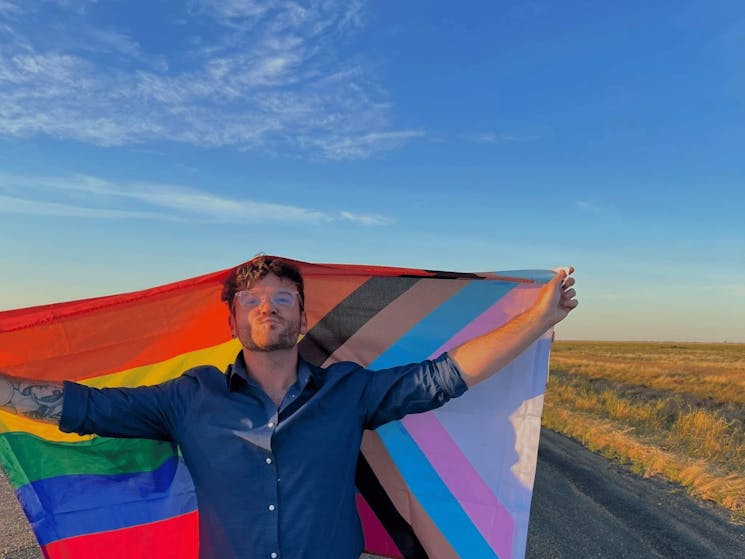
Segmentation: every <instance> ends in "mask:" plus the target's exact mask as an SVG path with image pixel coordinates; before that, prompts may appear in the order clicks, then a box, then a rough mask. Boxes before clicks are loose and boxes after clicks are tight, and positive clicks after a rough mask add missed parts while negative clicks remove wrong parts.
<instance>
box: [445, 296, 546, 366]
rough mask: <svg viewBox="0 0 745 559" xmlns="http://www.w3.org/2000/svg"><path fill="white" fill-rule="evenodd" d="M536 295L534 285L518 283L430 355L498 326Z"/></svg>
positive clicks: (530, 301) (522, 308)
mask: <svg viewBox="0 0 745 559" xmlns="http://www.w3.org/2000/svg"><path fill="white" fill-rule="evenodd" d="M538 287H540V286H538ZM536 296H537V290H536V286H535V285H518V286H517V287H515V288H514V289H512V290H511V291H510V292H509V293H506V294H505V295H504V296H503V297H502V298H500V299H499V301H497V302H496V303H494V304H493V305H492V306H491V307H489V308H488V309H487V310H486V311H484V312H483V313H482V314H481V315H479V316H478V317H476V318H475V319H474V320H473V321H471V322H470V323H469V324H468V325H467V326H466V327H465V328H463V330H461V331H460V332H458V333H457V334H455V336H453V337H452V338H450V339H449V340H448V341H446V342H445V343H444V344H442V345H441V346H440V347H439V348H437V350H436V351H434V352H432V355H433V356H437V355H440V354H441V353H443V352H445V351H448V350H450V349H453V348H454V347H456V346H458V345H460V344H462V343H463V342H467V341H468V340H471V339H473V338H476V337H478V336H480V335H481V334H485V333H486V332H489V331H491V330H494V329H495V328H499V327H500V326H502V325H503V324H504V323H505V322H507V321H508V320H509V319H511V318H513V317H514V316H515V315H518V314H520V313H521V312H522V311H524V310H525V309H527V308H528V307H529V306H530V304H531V303H532V302H533V301H534V300H535V298H536Z"/></svg>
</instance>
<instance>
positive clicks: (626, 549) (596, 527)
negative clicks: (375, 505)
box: [0, 430, 745, 559]
mask: <svg viewBox="0 0 745 559" xmlns="http://www.w3.org/2000/svg"><path fill="white" fill-rule="evenodd" d="M0 477H1V476H0ZM20 514H21V513H20V508H19V507H18V504H17V503H16V502H15V499H13V498H12V493H11V492H10V488H9V487H8V485H7V482H6V480H5V479H0V559H37V558H41V554H40V553H39V551H38V548H37V547H36V546H35V544H34V540H33V536H31V533H30V531H29V529H28V526H27V525H26V522H25V520H24V519H23V518H22V517H21V516H20ZM367 557H369V558H370V559H372V556H367ZM527 557H528V559H591V558H603V559H622V558H623V559H625V558H629V559H646V558H649V559H653V558H665V559H678V558H680V559H696V558H701V559H743V558H745V526H739V525H735V524H732V523H731V522H729V520H728V517H727V515H726V514H725V513H723V512H722V511H721V510H717V509H715V508H714V507H711V506H707V505H702V504H701V503H698V502H697V501H694V500H693V499H691V498H689V497H688V496H687V495H685V494H684V493H683V492H682V491H680V489H679V488H677V487H676V486H674V485H672V484H668V483H665V482H663V481H660V480H656V479H646V480H645V479H640V478H638V477H636V476H634V475H633V474H631V473H630V472H629V471H628V469H627V468H625V467H622V466H618V465H615V464H612V463H611V462H608V461H607V460H605V459H604V458H602V457H601V456H598V455H596V454H593V453H591V452H589V451H587V450H586V449H584V448H583V447H582V446H581V445H580V444H579V443H576V442H574V441H572V440H570V439H567V438H565V437H562V436H561V435H558V434H556V433H553V432H551V431H547V430H544V431H543V432H542V434H541V444H540V448H539V451H538V470H537V474H536V481H535V488H534V491H533V505H532V514H531V521H530V529H529V532H528V551H527ZM468 559H478V558H468Z"/></svg>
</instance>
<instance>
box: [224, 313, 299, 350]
mask: <svg viewBox="0 0 745 559" xmlns="http://www.w3.org/2000/svg"><path fill="white" fill-rule="evenodd" d="M299 336H300V320H299V319H297V320H291V321H284V320H280V321H279V324H276V325H275V326H274V328H272V329H271V334H270V335H269V336H263V338H266V339H259V340H257V339H256V336H255V335H254V332H253V329H252V328H251V326H246V327H245V328H244V329H243V331H242V332H239V338H240V340H241V343H242V344H243V347H245V348H246V349H247V350H249V351H263V352H270V351H280V350H283V349H291V348H293V347H295V346H296V345H297V340H298V337H299Z"/></svg>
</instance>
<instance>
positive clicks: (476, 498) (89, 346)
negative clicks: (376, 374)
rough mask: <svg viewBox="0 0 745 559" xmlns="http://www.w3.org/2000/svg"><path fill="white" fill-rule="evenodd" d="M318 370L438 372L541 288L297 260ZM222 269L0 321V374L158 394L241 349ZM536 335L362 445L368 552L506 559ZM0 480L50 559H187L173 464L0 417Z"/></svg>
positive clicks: (164, 450) (537, 391) (190, 501)
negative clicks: (470, 384) (508, 359)
mask: <svg viewBox="0 0 745 559" xmlns="http://www.w3.org/2000/svg"><path fill="white" fill-rule="evenodd" d="M294 264H296V265H297V266H298V267H299V269H300V271H301V272H302V274H303V276H304V278H305V290H306V305H305V307H306V312H307V316H308V327H309V330H308V333H307V334H306V335H305V337H303V339H302V340H300V342H299V349H300V353H301V354H302V356H303V357H304V358H305V359H306V360H307V361H309V362H311V363H313V364H316V365H328V364H330V363H332V362H335V361H341V360H351V361H355V362H357V363H360V364H361V365H363V366H364V367H368V368H371V369H377V368H384V367H388V366H392V365H396V364H402V363H407V362H412V361H421V360H423V359H426V358H430V357H435V356H437V355H439V354H440V353H442V352H443V351H447V350H448V349H449V348H452V347H454V346H456V345H458V344H460V343H462V342H464V341H466V340H468V339H470V338H473V337H475V336H478V335H480V334H482V333H484V332H487V331H489V330H491V329H493V328H495V327H497V326H499V325H501V324H503V323H505V322H506V321H508V320H509V319H510V318H511V317H512V316H515V315H516V314H519V313H520V312H522V311H523V310H524V309H526V308H527V307H528V306H529V305H530V304H531V303H532V302H533V301H534V300H535V297H536V293H537V289H538V288H539V287H540V286H541V285H542V284H543V283H545V282H546V281H548V280H549V279H550V278H551V277H552V275H553V273H552V272H548V271H520V272H500V273H480V274H465V273H452V272H437V271H427V270H415V269H404V268H387V267H372V266H353V265H335V264H309V263H304V262H294ZM228 273H229V270H222V271H219V272H215V273H212V274H207V275H204V276H200V277H197V278H192V279H188V280H184V281H180V282H176V283H173V284H169V285H164V286H160V287H156V288H153V289H147V290H144V291H139V292H135V293H127V294H123V295H114V296H108V297H99V298H94V299H86V300H82V301H73V302H69V303H60V304H53V305H46V306H40V307H33V308H28V309H19V310H12V311H6V312H2V313H0V370H2V371H5V372H7V373H9V374H11V375H14V376H17V377H23V378H28V379H35V380H40V381H42V382H44V381H61V380H75V381H78V382H82V383H84V384H89V385H91V386H96V387H103V386H138V385H143V384H157V383H159V382H163V381H165V380H168V379H171V378H174V377H176V376H178V375H180V374H181V373H182V372H183V371H185V370H187V369H189V368H191V367H193V366H196V365H203V364H212V365H215V366H217V367H220V368H222V369H224V368H225V367H226V366H227V365H228V364H229V363H232V361H233V359H234V358H235V355H236V353H237V352H238V351H239V350H240V345H239V343H238V342H237V341H236V340H233V339H231V337H230V331H229V329H228V325H227V318H226V317H227V310H226V308H225V305H224V304H223V303H222V302H221V301H220V291H221V287H222V282H223V280H224V279H225V277H226V276H227V274H228ZM550 344H551V332H547V333H546V334H545V335H544V336H543V337H542V338H540V339H539V340H538V341H536V342H535V343H534V344H533V345H531V346H530V347H529V348H528V349H527V350H526V351H525V352H523V353H522V354H521V355H520V356H519V357H518V358H517V359H515V360H514V361H513V362H512V363H511V364H510V365H508V366H507V367H505V368H504V369H503V370H502V371H500V372H499V374H497V375H495V376H494V377H492V378H491V379H489V380H487V381H485V382H484V383H482V384H480V385H478V386H477V387H475V388H474V389H472V390H469V391H468V392H466V394H464V395H463V396H462V397H460V398H457V399H456V400H453V401H451V402H449V403H448V404H447V405H446V406H444V407H442V408H439V409H437V410H435V411H432V412H428V413H424V414H418V415H410V416H407V417H406V418H404V419H403V420H401V421H397V422H393V423H390V424H387V425H384V426H383V427H381V428H379V429H377V430H376V431H374V432H372V431H370V432H366V433H365V436H364V438H363V444H362V449H361V452H360V458H359V462H358V468H357V478H356V482H357V488H358V494H357V505H358V510H359V513H360V517H361V518H362V522H363V530H364V535H365V548H366V550H367V551H368V552H369V553H374V554H378V555H383V556H386V557H395V558H404V559H419V558H427V557H428V558H430V559H455V558H464V559H465V558H467V559H474V558H479V559H480V558H484V559H492V558H499V559H508V558H520V557H523V556H524V554H525V543H526V537H527V529H528V516H529V511H530V498H531V490H532V485H533V479H534V474H535V466H536V456H537V449H538V437H539V431H540V414H541V408H542V405H543V392H544V390H545V385H546V377H547V365H548V356H549V349H550ZM0 465H1V466H2V468H3V470H4V471H5V473H6V475H7V477H8V479H9V480H10V483H11V485H12V487H13V489H14V490H15V494H16V496H17V497H18V500H19V501H20V503H21V505H22V507H23V510H24V512H25V514H26V516H27V518H28V520H29V522H30V524H31V527H32V528H33V531H34V534H35V535H36V538H37V540H38V542H39V545H40V546H41V548H42V551H43V553H44V555H45V556H46V557H48V558H50V559H61V558H75V559H87V558H96V557H107V558H109V559H118V558H121V559H124V558H127V559H133V558H143V559H145V558H152V557H162V558H167V557H179V558H186V559H189V558H196V557H197V554H198V547H199V543H198V514H199V512H198V510H197V505H196V500H195V497H194V490H193V487H192V483H191V478H190V477H189V473H188V471H187V469H186V467H185V466H184V464H183V460H182V459H181V458H180V457H179V453H178V448H176V447H175V446H174V445H172V444H170V443H168V442H161V441H148V440H139V439H110V438H104V437H95V436H92V437H80V436H77V435H73V434H65V433H62V432H60V431H59V430H58V429H57V427H56V426H54V425H49V424H45V423H41V422H37V421H34V420H31V419H28V418H25V417H21V416H17V415H12V414H10V413H7V412H4V411H0Z"/></svg>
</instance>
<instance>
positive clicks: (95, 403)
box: [59, 377, 189, 440]
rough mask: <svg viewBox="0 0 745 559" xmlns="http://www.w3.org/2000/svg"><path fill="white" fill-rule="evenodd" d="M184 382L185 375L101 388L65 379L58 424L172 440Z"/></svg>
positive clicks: (81, 430)
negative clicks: (153, 382)
mask: <svg viewBox="0 0 745 559" xmlns="http://www.w3.org/2000/svg"><path fill="white" fill-rule="evenodd" d="M181 379H186V380H181ZM184 382H189V380H188V377H180V378H179V379H175V380H173V381H169V382H166V383H163V384H161V385H156V386H141V387H137V388H102V389H98V388H91V387H89V386H84V385H82V384H77V383H74V382H65V383H64V388H63V395H64V396H63V406H62V417H61V418H60V422H59V428H60V430H61V431H63V432H66V433H78V434H79V435H88V434H91V433H95V434H97V435H102V436H105V437H138V438H147V439H157V440H173V439H174V432H175V430H176V429H177V427H178V424H179V421H180V416H181V415H182V412H183V410H184V408H185V407H186V406H187V405H188V404H187V403H186V402H185V401H184V399H183V397H182V395H181V394H180V393H182V392H183V390H179V388H180V387H179V384H183V383H184Z"/></svg>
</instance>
